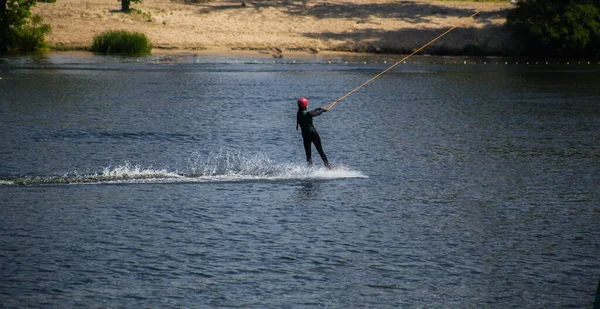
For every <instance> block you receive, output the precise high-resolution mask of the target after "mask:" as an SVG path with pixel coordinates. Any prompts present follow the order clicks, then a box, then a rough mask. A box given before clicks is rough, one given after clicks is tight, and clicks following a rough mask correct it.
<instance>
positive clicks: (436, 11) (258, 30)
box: [34, 0, 513, 57]
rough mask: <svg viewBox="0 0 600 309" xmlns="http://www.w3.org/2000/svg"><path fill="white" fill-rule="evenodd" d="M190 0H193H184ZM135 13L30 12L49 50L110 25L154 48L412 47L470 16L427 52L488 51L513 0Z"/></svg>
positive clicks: (338, 0)
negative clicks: (40, 21)
mask: <svg viewBox="0 0 600 309" xmlns="http://www.w3.org/2000/svg"><path fill="white" fill-rule="evenodd" d="M189 1H191V0H189ZM133 7H134V8H135V9H136V11H135V12H133V13H130V14H123V13H121V12H119V9H120V2H119V1H116V0H57V1H56V3H38V5H37V7H36V8H35V9H34V11H35V13H37V14H39V15H41V16H42V17H43V18H44V21H45V22H46V23H49V24H51V25H52V29H53V31H52V34H51V35H49V36H48V38H47V40H48V42H49V44H50V46H51V47H52V48H53V49H86V48H88V47H89V46H90V45H91V43H92V39H93V37H94V36H95V35H97V34H99V33H101V32H103V31H106V30H113V29H119V30H120V29H124V30H129V31H137V32H142V33H145V34H146V35H147V36H148V37H149V38H150V40H151V42H152V45H153V47H154V50H153V53H157V52H161V51H163V52H165V51H177V52H198V51H203V52H208V53H223V52H229V51H239V50H246V51H248V50H250V51H262V52H263V53H264V52H265V51H267V52H269V53H271V54H272V55H273V56H274V57H279V56H282V55H285V54H286V53H289V52H310V53H317V52H321V51H350V52H383V53H405V52H410V51H412V50H414V49H416V48H418V47H420V46H421V45H423V44H425V43H426V42H427V41H429V40H430V39H433V38H435V37H436V36H438V35H439V34H440V33H442V32H443V31H445V30H447V29H448V28H450V27H452V26H453V25H454V24H456V23H457V22H459V20H461V18H463V17H465V16H469V15H470V14H472V13H473V12H474V11H475V10H477V9H484V10H485V11H484V12H483V13H482V14H480V15H479V16H478V18H476V19H474V20H468V21H467V23H466V24H465V25H464V26H462V27H461V28H459V29H456V30H455V31H454V32H452V33H451V34H449V35H448V36H446V37H444V38H443V39H442V40H440V41H438V42H436V43H434V44H433V45H432V46H430V47H428V49H427V50H425V51H424V52H425V53H438V54H440V53H441V54H457V53H461V52H462V51H463V49H464V47H465V46H467V45H469V44H470V45H471V47H473V46H475V47H476V48H477V49H480V50H483V51H485V52H486V53H487V54H494V53H500V52H502V50H504V49H505V47H506V46H508V45H509V41H510V40H509V38H510V35H509V34H508V33H507V32H506V30H505V29H504V28H503V24H504V22H505V16H506V13H507V11H508V10H509V9H511V8H512V7H513V6H512V5H511V4H510V3H508V1H506V2H502V3H496V4H491V3H480V2H445V1H443V2H442V1H428V0H403V1H389V0H345V1H344V0H328V1H313V2H307V3H306V4H303V3H302V2H291V0H288V1H246V2H245V6H243V5H242V2H241V0H238V1H211V2H205V3H199V4H192V3H188V4H186V3H184V0H177V1H172V0H144V1H143V3H141V4H135V5H133Z"/></svg>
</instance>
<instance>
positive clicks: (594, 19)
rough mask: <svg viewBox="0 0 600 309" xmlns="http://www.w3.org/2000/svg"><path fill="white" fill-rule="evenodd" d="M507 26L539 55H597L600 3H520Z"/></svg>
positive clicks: (546, 0) (545, 0) (554, 0)
mask: <svg viewBox="0 0 600 309" xmlns="http://www.w3.org/2000/svg"><path fill="white" fill-rule="evenodd" d="M507 25H508V26H509V27H510V28H512V29H513V30H514V31H515V34H516V35H517V37H520V38H521V39H522V40H523V41H524V42H526V43H527V44H528V47H529V49H530V52H533V53H540V54H547V53H550V54H558V55H583V54H590V53H592V54H593V53H597V47H598V44H599V43H600V1H598V0H593V1H592V0H571V1H564V0H543V1H542V0H528V1H520V2H519V3H518V5H517V8H516V9H515V10H512V11H511V12H510V13H509V14H508V16H507Z"/></svg>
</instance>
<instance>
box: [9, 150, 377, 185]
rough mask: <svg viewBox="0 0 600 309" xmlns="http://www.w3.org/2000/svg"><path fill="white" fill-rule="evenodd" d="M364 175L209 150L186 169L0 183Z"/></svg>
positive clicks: (128, 169) (127, 167)
mask: <svg viewBox="0 0 600 309" xmlns="http://www.w3.org/2000/svg"><path fill="white" fill-rule="evenodd" d="M348 178H367V176H366V175H364V174H363V173H361V172H360V171H354V170H351V169H350V168H349V167H346V166H337V167H334V168H333V169H332V170H328V169H325V168H311V167H307V166H305V165H299V164H290V163H283V164H281V163H280V164H277V163H273V162H272V161H271V160H270V159H269V158H267V157H266V156H264V155H258V156H250V157H246V156H243V155H241V154H239V153H224V152H217V153H212V154H210V155H209V156H207V157H201V156H197V157H196V158H195V159H194V160H190V162H189V167H188V168H187V171H186V172H178V171H169V170H168V169H155V168H142V167H140V166H138V165H132V164H130V163H128V162H127V163H125V164H124V165H120V166H115V167H106V168H103V169H102V171H101V172H96V173H87V174H79V173H77V172H72V173H66V174H63V175H48V176H27V175H25V176H18V177H6V178H4V179H0V186H35V185H66V184H142V183H154V184H156V183H211V182H248V181H295V180H333V179H348Z"/></svg>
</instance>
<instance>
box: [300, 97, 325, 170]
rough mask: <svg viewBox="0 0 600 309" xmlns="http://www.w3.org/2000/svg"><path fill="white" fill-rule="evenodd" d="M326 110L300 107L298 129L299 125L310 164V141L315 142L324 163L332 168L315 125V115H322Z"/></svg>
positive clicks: (310, 163) (309, 163)
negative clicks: (308, 109) (309, 109)
mask: <svg viewBox="0 0 600 309" xmlns="http://www.w3.org/2000/svg"><path fill="white" fill-rule="evenodd" d="M324 111H325V110H324V109H322V108H316V109H313V110H311V111H306V110H305V109H299V110H298V114H297V115H296V130H298V126H300V128H301V129H302V139H303V140H304V151H305V152H306V161H307V162H308V165H312V156H311V146H310V143H313V144H315V147H316V148H317V151H318V152H319V155H320V156H321V159H322V160H323V164H325V166H326V167H327V168H330V166H329V161H327V156H326V155H325V152H324V151H323V147H322V146H321V137H319V133H318V132H317V129H315V126H314V125H313V117H316V116H319V115H321V113H323V112H324Z"/></svg>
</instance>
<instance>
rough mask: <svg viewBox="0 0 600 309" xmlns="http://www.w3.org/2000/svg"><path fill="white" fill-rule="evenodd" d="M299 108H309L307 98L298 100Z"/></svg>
mask: <svg viewBox="0 0 600 309" xmlns="http://www.w3.org/2000/svg"><path fill="white" fill-rule="evenodd" d="M298 107H300V108H307V107H308V99H307V98H300V99H298Z"/></svg>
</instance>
